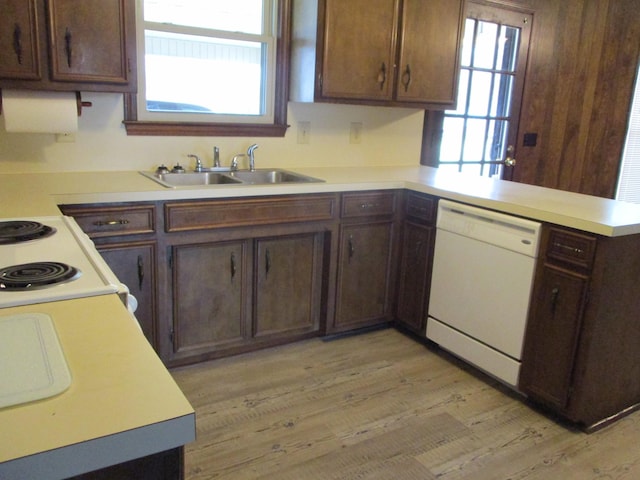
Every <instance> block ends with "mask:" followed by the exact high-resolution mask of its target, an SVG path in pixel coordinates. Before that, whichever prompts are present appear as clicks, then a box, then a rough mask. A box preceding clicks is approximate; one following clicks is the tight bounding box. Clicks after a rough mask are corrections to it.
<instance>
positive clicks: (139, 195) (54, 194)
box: [0, 167, 640, 472]
mask: <svg viewBox="0 0 640 480" xmlns="http://www.w3.org/2000/svg"><path fill="white" fill-rule="evenodd" d="M295 171H296V172H299V173H302V174H305V175H309V176H313V177H316V178H320V179H322V180H324V182H321V183H307V184H296V185H263V186H257V185H216V186H208V187H188V188H176V189H170V188H166V187H163V186H161V185H159V184H157V183H155V182H153V181H151V180H149V179H148V178H146V177H144V176H142V175H140V174H139V172H135V171H125V172H90V173H89V172H78V173H47V174H35V173H34V174H5V175H0V184H1V185H2V189H0V204H1V205H2V206H3V208H2V217H3V218H18V217H31V216H42V215H60V214H61V212H60V210H59V207H58V206H59V205H80V204H118V203H127V204H128V203H130V202H167V201H183V200H190V201H201V200H202V201H204V200H207V201H210V200H213V199H242V198H245V197H269V196H288V195H306V194H329V193H334V194H339V193H340V194H342V193H347V192H368V191H384V190H395V191H405V192H407V191H411V192H416V193H418V194H421V195H428V196H431V197H433V198H446V199H449V200H454V201H458V202H462V203H467V204H471V205H474V206H477V207H482V208H486V209H491V210H496V211H500V212H503V213H507V214H511V215H516V216H521V217H525V218H529V219H534V220H538V221H540V222H543V223H545V224H548V225H553V226H558V227H561V228H564V229H568V230H570V231H579V232H583V233H584V234H587V235H590V236H593V237H594V238H597V241H598V242H600V243H602V244H603V245H605V246H604V247H603V251H607V252H609V253H608V255H609V256H608V257H607V261H613V260H615V258H614V257H613V256H611V255H610V252H611V248H609V247H608V246H607V243H608V242H610V241H614V240H615V241H617V240H616V239H624V240H621V242H623V243H624V245H625V248H626V249H627V251H632V250H633V248H635V247H637V246H638V244H639V243H640V206H638V205H632V204H625V203H621V202H616V201H613V200H607V199H603V198H596V197H590V196H586V195H580V194H574V193H568V192H562V191H558V190H551V189H545V188H540V187H534V186H529V185H523V184H517V183H511V182H505V181H500V180H490V179H485V178H477V177H470V176H465V175H461V174H452V173H444V172H440V171H438V170H437V169H432V168H430V167H398V168H396V167H367V168H327V169H323V168H299V169H295ZM25 198H29V201H28V202H25V201H24V199H25ZM638 251H640V249H635V252H636V256H637V252H638ZM624 261H625V262H627V263H628V264H629V265H631V266H632V267H631V268H630V270H633V268H635V267H633V265H637V266H639V267H638V268H640V258H625V259H624ZM599 268H600V267H599V266H597V267H594V275H600V276H602V278H600V277H599V278H598V281H601V280H603V279H604V280H606V281H608V280H609V279H607V278H606V277H607V275H608V272H607V271H606V269H603V270H600V269H599ZM614 270H615V269H614ZM631 273H633V272H631ZM631 273H630V274H629V275H631ZM623 281H626V280H625V279H623ZM627 283H630V282H627ZM635 283H636V284H637V281H636V282H635ZM635 288H637V287H635V286H634V285H628V286H624V287H623V288H622V289H621V291H622V292H630V291H633V289H635ZM608 290H609V289H608V287H607V289H605V291H608ZM113 297H114V298H113V300H114V301H113V302H111V303H109V301H107V299H106V298H105V299H99V300H72V301H69V302H68V304H69V305H68V306H69V311H72V312H76V313H75V320H73V322H75V323H74V324H75V326H77V324H78V322H80V323H81V321H82V319H81V318H78V315H81V314H79V313H78V312H84V314H87V313H88V312H91V318H90V319H88V320H87V322H86V323H85V324H84V327H85V330H84V333H85V334H87V335H95V336H96V337H100V336H103V333H104V332H103V331H104V330H106V327H105V324H107V325H108V322H109V321H111V318H114V319H115V320H114V321H115V322H116V324H117V325H119V324H121V323H124V322H125V318H124V317H125V316H126V315H127V314H126V310H125V309H124V308H123V306H122V305H121V304H118V303H117V299H116V297H115V296H113ZM592 297H593V298H594V299H592V304H593V303H594V302H595V304H596V306H598V298H599V297H598V295H593V292H592ZM636 298H640V295H636ZM93 301H96V302H103V301H105V302H106V303H104V304H101V307H100V308H95V306H93V307H89V306H87V305H86V303H87V302H93ZM633 302H635V300H633V301H631V300H629V301H628V302H626V303H627V304H628V305H627V307H625V308H626V309H627V310H625V311H624V312H622V313H623V314H626V313H625V312H626V311H628V309H633V308H635V304H634V303H633ZM57 303H58V304H55V305H54V304H51V305H53V307H52V308H59V307H62V306H64V305H62V304H63V303H65V304H66V302H57ZM604 306H605V304H604V303H603V304H602V308H604ZM76 307H77V309H76ZM38 308H39V307H38V306H36V305H32V306H24V307H16V308H15V309H10V310H11V312H14V311H16V312H22V311H37V310H38ZM7 310H9V309H3V310H0V314H5V313H8V312H7ZM601 315H602V312H599V311H596V312H593V313H592V317H589V316H588V315H587V318H585V321H584V322H583V324H582V325H583V326H589V325H590V326H591V327H593V329H594V330H593V331H598V329H599V328H601V327H600V323H601V321H600V320H599V317H600V316H601ZM634 319H635V318H634ZM129 320H130V319H129ZM70 322H71V320H70ZM627 327H629V326H628V325H627ZM66 328H69V329H71V331H73V330H74V325H72V324H70V325H69V326H68V327H65V326H64V325H61V326H60V330H61V336H62V337H63V339H64V337H65V335H67V333H65V332H66V330H65V329H66ZM94 328H95V330H94ZM127 329H128V330H127ZM100 332H102V333H100ZM118 332H119V335H121V336H124V337H126V338H125V340H124V344H126V345H129V347H131V346H132V345H133V344H135V343H136V341H138V340H142V337H141V335H140V334H139V332H135V331H133V329H132V328H130V327H124V325H123V326H122V329H120V330H118ZM617 334H621V335H624V334H625V333H624V332H617ZM136 338H137V340H133V339H136ZM130 340H131V342H132V343H129V341H130ZM582 341H584V342H587V345H586V346H584V348H583V349H582V350H580V352H579V355H580V361H581V362H582V363H581V364H580V365H582V366H583V369H584V370H583V371H580V372H577V373H576V375H578V374H579V375H582V376H583V378H584V379H587V380H588V379H589V378H601V377H602V375H604V373H605V372H602V371H599V372H596V373H597V374H598V375H600V377H598V376H597V375H596V376H595V377H589V375H590V374H593V375H595V373H593V372H591V373H589V365H590V364H591V361H590V360H589V359H588V358H586V357H588V356H589V353H590V350H589V348H588V346H589V345H590V344H591V343H593V341H594V339H593V338H592V337H591V336H590V335H587V336H585V337H584V338H583V339H582ZM612 341H613V340H611V341H608V342H606V344H602V343H599V345H600V346H599V348H606V347H607V346H610V345H611V342H612ZM596 343H597V342H596ZM603 345H604V346H603ZM119 348H121V346H120V347H119ZM141 349H142V350H143V351H142V352H141V353H135V352H129V354H131V355H132V356H134V357H136V358H135V359H134V358H133V357H132V358H131V359H130V361H131V362H133V363H132V364H133V365H135V368H132V371H131V374H132V375H133V374H134V373H135V371H138V370H139V371H140V373H141V374H143V372H144V371H145V369H146V368H147V367H148V368H151V370H153V371H154V372H155V373H154V375H156V374H157V375H160V376H162V375H164V374H166V370H165V371H164V373H162V372H160V371H159V370H158V366H157V365H155V363H158V364H159V362H157V358H156V357H153V355H152V352H151V350H150V348H148V345H147V346H144V345H143V346H142V347H141ZM90 350H91V349H88V350H86V351H90ZM86 351H85V353H86ZM596 353H597V352H596ZM600 353H601V351H600ZM69 355H70V356H71V353H70V354H69ZM73 355H78V357H77V358H82V355H83V351H78V352H77V353H73ZM137 355H140V357H137ZM615 355H616V352H609V353H608V356H609V357H608V360H612V358H613V357H614V356H615ZM635 363H640V362H635V360H633V359H629V360H628V361H627V363H626V365H627V367H628V368H631V367H629V365H634V364H635ZM83 368H86V369H89V370H90V369H92V368H95V369H96V372H97V373H99V370H98V369H100V368H104V366H98V365H92V364H91V363H87V364H86V365H84V366H83ZM636 368H637V367H636ZM631 370H632V371H633V368H631ZM621 373H624V372H621ZM87 375H88V376H90V371H87ZM576 378H577V377H576ZM585 381H586V380H585ZM574 387H575V385H573V386H572V388H574ZM74 388H75V387H72V389H71V390H69V391H68V392H66V393H63V394H61V395H60V396H58V397H55V398H54V399H51V400H49V401H47V400H45V401H41V402H36V403H34V404H29V405H24V406H21V407H16V408H15V409H12V408H9V409H4V410H0V429H1V430H2V431H4V432H6V431H7V427H6V426H8V427H9V428H17V427H16V425H19V424H20V425H24V424H23V423H20V422H21V417H22V415H23V412H27V411H30V410H34V411H35V410H38V409H42V411H41V414H42V415H46V413H44V412H46V411H47V410H48V408H49V407H48V406H49V405H53V404H54V403H57V402H64V401H65V399H66V398H67V397H69V396H71V395H73V393H74ZM96 388H98V389H100V391H102V392H103V393H105V395H111V393H113V394H114V395H116V396H117V392H112V390H111V388H112V386H110V385H106V384H103V385H102V386H99V387H96ZM127 388H134V387H132V386H131V385H129V386H128V387H127ZM143 390H144V389H143ZM633 390H634V391H633V392H631V396H634V395H635V394H636V393H637V392H636V391H635V390H637V389H636V387H635V385H634V386H633ZM107 392H111V393H107ZM589 392H592V390H589ZM141 393H144V392H141ZM598 394H599V391H598V390H596V392H595V394H594V395H596V396H595V397H589V395H590V394H589V395H587V397H586V398H588V399H589V400H590V401H595V402H596V403H597V395H598ZM144 395H145V396H142V397H140V398H138V399H137V401H139V403H138V407H139V408H140V409H142V404H143V403H145V402H146V401H147V400H149V401H150V400H151V397H154V398H156V399H159V398H167V396H166V395H164V394H163V393H162V392H160V391H155V392H154V391H149V392H146V393H144ZM146 395H150V396H149V397H147V396H146ZM109 399H111V397H109ZM145 399H147V400H145ZM594 399H595V400H594ZM539 400H540V401H541V403H543V404H544V403H546V402H545V400H546V399H545V398H540V399H539ZM638 400H640V399H638ZM638 400H636V402H635V403H637V401H638ZM114 401H115V400H114ZM48 402H51V403H48ZM87 402H88V403H91V402H90V401H89V400H87ZM175 402H176V403H175V404H174V405H173V407H175V408H174V409H172V411H173V412H174V413H173V414H171V415H169V417H172V418H174V419H175V418H187V419H189V418H192V417H190V416H191V415H192V411H190V409H189V406H188V402H186V401H184V400H179V399H178V398H176V400H175ZM160 403H162V402H160ZM107 405H108V406H109V411H108V412H105V413H106V414H107V415H108V416H107V417H106V418H107V420H106V423H109V420H108V419H109V418H110V416H111V415H114V416H119V415H121V413H122V412H121V407H115V405H118V404H117V402H116V403H109V402H106V403H105V408H106V407H107ZM551 407H552V408H554V405H551ZM565 407H566V405H565V406H559V407H558V406H555V408H556V409H559V410H560V411H561V412H564V413H566V414H567V416H568V417H569V418H570V419H573V417H572V416H573V415H574V413H576V412H574V411H572V410H571V408H572V406H571V404H570V405H569V407H568V410H563V409H565ZM627 407H631V406H630V405H625V406H624V408H627ZM113 409H115V410H113ZM94 413H95V412H94ZM153 413H154V409H149V411H148V412H146V413H145V414H141V415H140V418H138V419H137V420H136V421H139V422H141V423H142V424H147V425H149V424H150V425H156V424H157V423H159V424H160V425H162V424H163V423H162V421H161V420H160V418H161V417H162V414H160V413H159V416H156V417H154V418H148V417H147V415H149V416H153ZM165 414H166V412H165ZM583 414H584V415H585V416H584V418H582V417H581V415H583ZM577 415H578V417H576V418H575V420H577V421H579V422H582V423H584V426H587V427H588V426H591V425H593V424H594V423H597V422H599V421H600V420H602V418H600V416H601V412H600V411H596V412H587V413H585V412H584V410H580V409H579V411H578V412H577ZM28 425H29V424H27V427H26V428H25V427H24V426H23V427H22V430H23V432H24V434H25V435H26V436H27V437H29V432H28ZM34 428H36V429H37V433H36V434H33V438H35V437H40V436H41V431H42V429H41V428H40V426H38V427H35V426H34ZM131 428H132V429H133V430H132V431H134V432H135V428H136V427H134V426H131ZM72 431H75V429H74V428H72ZM71 433H72V432H71ZM84 435H85V436H91V435H92V433H91V432H85V434H84ZM182 440H184V441H185V442H186V441H189V440H188V439H186V438H185V437H183V438H182ZM81 441H83V440H81V439H76V440H74V442H81ZM2 442H3V443H2V446H3V448H2V451H3V452H7V451H8V450H7V449H6V448H4V445H5V443H7V444H10V443H12V440H11V439H8V438H5V437H3V440H2ZM33 443H34V444H36V442H33ZM34 448H35V449H36V450H37V449H39V450H40V451H46V450H47V449H48V448H51V447H50V446H46V445H39V444H37V445H34ZM54 448H55V447H54ZM36 453H37V452H36V451H35V450H34V451H33V452H29V453H25V452H22V453H20V452H16V453H15V454H13V456H12V457H6V458H4V457H2V458H0V462H2V461H5V462H6V461H7V460H11V459H14V458H17V457H20V456H21V455H24V454H27V455H30V454H36ZM1 471H2V463H0V472H1Z"/></svg>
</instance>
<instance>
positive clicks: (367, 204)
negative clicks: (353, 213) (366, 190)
mask: <svg viewBox="0 0 640 480" xmlns="http://www.w3.org/2000/svg"><path fill="white" fill-rule="evenodd" d="M378 206H379V205H378V204H377V203H362V204H361V205H360V208H362V209H363V210H364V209H365V208H375V207H378Z"/></svg>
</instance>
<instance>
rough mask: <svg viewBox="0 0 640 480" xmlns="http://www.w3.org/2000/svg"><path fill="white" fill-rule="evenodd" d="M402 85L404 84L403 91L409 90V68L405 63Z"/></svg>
mask: <svg viewBox="0 0 640 480" xmlns="http://www.w3.org/2000/svg"><path fill="white" fill-rule="evenodd" d="M401 82H402V85H403V86H404V91H405V92H408V91H409V84H410V83H411V68H409V65H408V64H407V68H405V70H404V73H403V74H402V79H401Z"/></svg>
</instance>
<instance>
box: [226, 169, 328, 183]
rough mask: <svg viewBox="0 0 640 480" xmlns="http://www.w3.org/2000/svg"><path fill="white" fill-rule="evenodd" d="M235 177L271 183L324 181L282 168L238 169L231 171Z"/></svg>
mask: <svg viewBox="0 0 640 480" xmlns="http://www.w3.org/2000/svg"><path fill="white" fill-rule="evenodd" d="M230 175H231V176H232V177H233V178H238V179H240V180H242V181H243V182H244V183H251V184H254V185H255V184H270V183H312V182H323V181H324V180H320V179H318V178H313V177H308V176H306V175H302V174H300V173H295V172H290V171H288V170H281V169H256V170H254V171H249V170H238V171H235V172H231V173H230Z"/></svg>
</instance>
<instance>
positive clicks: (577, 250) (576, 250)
mask: <svg viewBox="0 0 640 480" xmlns="http://www.w3.org/2000/svg"><path fill="white" fill-rule="evenodd" d="M553 246H554V247H557V248H559V249H560V250H564V251H566V252H570V253H578V254H582V253H584V250H583V249H581V248H578V247H572V246H571V245H565V244H563V243H557V242H556V243H554V244H553Z"/></svg>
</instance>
